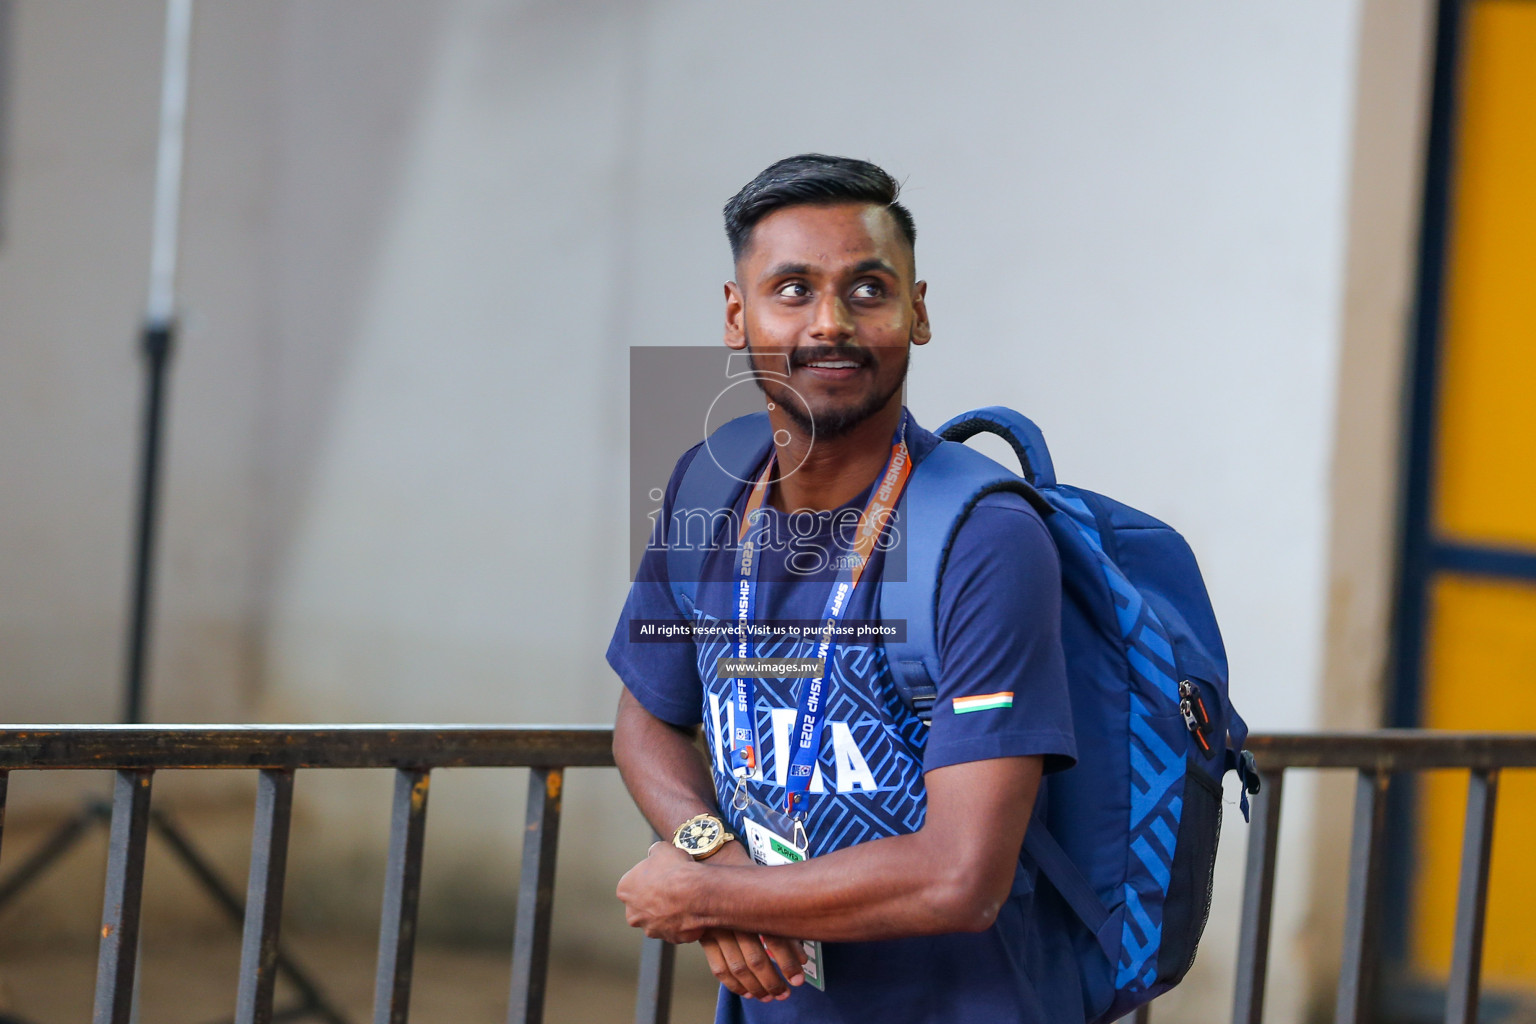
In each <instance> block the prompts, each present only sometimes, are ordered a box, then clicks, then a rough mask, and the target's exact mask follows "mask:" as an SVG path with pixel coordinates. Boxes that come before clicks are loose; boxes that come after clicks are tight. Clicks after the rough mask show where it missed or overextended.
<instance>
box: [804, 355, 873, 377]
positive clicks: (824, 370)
mask: <svg viewBox="0 0 1536 1024" xmlns="http://www.w3.org/2000/svg"><path fill="white" fill-rule="evenodd" d="M796 368H797V369H801V370H809V371H810V373H811V374H812V375H813V376H815V377H820V378H822V379H823V380H847V379H848V378H850V377H852V376H853V375H854V374H856V373H858V372H859V371H860V370H862V369H863V368H864V363H863V362H861V361H860V360H857V359H808V360H806V361H805V362H803V363H800V364H799V365H798V366H797V367H796Z"/></svg>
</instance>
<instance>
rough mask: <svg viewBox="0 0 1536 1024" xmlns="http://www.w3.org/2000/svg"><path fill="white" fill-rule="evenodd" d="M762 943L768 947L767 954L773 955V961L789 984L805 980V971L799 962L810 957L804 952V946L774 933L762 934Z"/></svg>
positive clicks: (797, 983) (801, 962)
mask: <svg viewBox="0 0 1536 1024" xmlns="http://www.w3.org/2000/svg"><path fill="white" fill-rule="evenodd" d="M762 940H763V945H764V946H765V947H767V949H768V955H769V956H771V957H773V962H774V963H776V964H778V965H779V971H780V973H782V974H783V975H784V978H785V980H786V981H788V982H789V983H790V984H791V985H799V984H801V983H802V982H803V981H805V971H804V970H802V969H801V966H800V965H801V964H803V963H805V962H806V960H808V959H810V958H809V957H808V956H807V955H806V952H805V947H804V946H802V945H801V944H800V943H799V942H797V941H796V940H794V939H781V938H779V937H778V936H776V935H764V936H762Z"/></svg>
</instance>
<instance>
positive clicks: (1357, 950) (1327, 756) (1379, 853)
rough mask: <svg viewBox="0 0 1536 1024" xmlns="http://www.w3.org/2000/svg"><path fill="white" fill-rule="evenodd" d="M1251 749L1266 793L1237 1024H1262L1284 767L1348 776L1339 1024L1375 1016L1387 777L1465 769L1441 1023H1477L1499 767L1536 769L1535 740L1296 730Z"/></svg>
mask: <svg viewBox="0 0 1536 1024" xmlns="http://www.w3.org/2000/svg"><path fill="white" fill-rule="evenodd" d="M1248 748H1249V749H1250V750H1252V751H1253V753H1254V757H1255V759H1256V760H1257V762H1258V768H1259V774H1260V777H1261V780H1262V786H1261V788H1260V790H1259V793H1258V795H1257V796H1256V797H1255V798H1254V806H1253V812H1252V819H1251V828H1250V830H1249V834H1248V854H1247V868H1246V874H1245V877H1244V882H1243V916H1242V923H1241V926H1240V931H1239V941H1238V957H1237V992H1236V996H1235V998H1234V1001H1233V1008H1232V1021H1233V1024H1259V1022H1260V1021H1261V1020H1262V1019H1263V1013H1264V981H1265V975H1266V969H1267V967H1268V962H1269V930H1270V916H1271V910H1272V906H1273V901H1274V893H1275V860H1276V851H1277V842H1278V840H1279V836H1280V802H1281V798H1282V796H1283V794H1284V782H1285V772H1286V769H1289V768H1342V769H1351V770H1353V771H1354V772H1355V809H1354V825H1353V835H1352V837H1351V839H1350V851H1349V882H1348V890H1347V897H1346V903H1345V915H1344V949H1343V957H1342V959H1341V961H1340V964H1339V987H1338V994H1337V997H1336V1001H1335V1010H1334V1022H1335V1024H1362V1022H1364V1021H1367V1020H1370V1019H1372V1018H1373V1016H1374V1015H1373V1012H1372V1010H1373V1006H1372V1003H1373V1000H1374V999H1375V990H1374V987H1373V986H1374V982H1375V971H1376V968H1377V967H1378V965H1379V964H1378V961H1379V959H1380V958H1379V956H1378V953H1377V949H1378V938H1379V935H1378V933H1379V930H1380V924H1381V912H1380V911H1381V895H1382V876H1383V867H1382V859H1383V854H1384V847H1385V842H1384V832H1385V829H1386V809H1387V791H1388V786H1389V784H1390V783H1391V780H1392V776H1393V775H1399V774H1411V773H1417V772H1424V771H1431V770H1435V769H1445V768H1459V769H1464V770H1468V771H1469V772H1470V774H1471V780H1470V783H1469V786H1468V791H1467V816H1466V826H1465V830H1464V832H1463V837H1462V854H1461V875H1460V880H1459V882H1458V885H1457V893H1456V925H1455V931H1454V937H1453V940H1452V951H1451V973H1450V980H1449V983H1448V985H1447V987H1446V1018H1445V1019H1446V1021H1447V1024H1474V1022H1475V1021H1476V1020H1477V1007H1478V996H1479V980H1480V975H1481V970H1482V956H1483V923H1484V918H1485V915H1486V912H1487V907H1488V865H1489V862H1490V857H1491V855H1492V853H1493V813H1494V806H1495V802H1496V797H1497V794H1498V783H1499V773H1500V771H1502V770H1504V769H1506V768H1536V735H1528V734H1527V735H1516V734H1509V733H1504V734H1499V733H1449V732H1429V731H1424V730H1417V729H1386V730H1381V731H1379V732H1369V733H1296V734H1279V735H1270V736H1251V737H1249V739H1248Z"/></svg>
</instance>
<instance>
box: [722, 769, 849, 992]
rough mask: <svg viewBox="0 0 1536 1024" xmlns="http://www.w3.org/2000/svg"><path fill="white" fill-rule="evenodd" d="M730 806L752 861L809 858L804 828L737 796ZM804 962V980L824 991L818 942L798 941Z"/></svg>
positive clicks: (769, 864) (767, 863) (768, 862)
mask: <svg viewBox="0 0 1536 1024" xmlns="http://www.w3.org/2000/svg"><path fill="white" fill-rule="evenodd" d="M732 806H734V807H735V808H736V810H737V811H739V812H740V813H741V825H742V831H743V832H744V833H745V838H746V840H747V849H748V850H750V851H751V852H752V859H753V860H755V861H756V862H757V863H759V864H762V865H764V866H765V867H772V866H774V865H777V864H798V863H799V862H800V861H803V860H805V859H807V858H808V857H809V856H810V852H809V851H810V844H809V842H808V841H807V840H806V838H805V829H804V828H802V827H801V826H800V824H799V822H797V821H795V820H794V819H793V818H791V817H789V816H788V815H786V814H782V813H780V812H779V811H776V810H774V809H773V808H772V807H769V806H768V805H767V804H765V803H763V802H762V801H761V800H757V799H755V798H753V797H750V796H747V795H746V793H745V792H742V793H739V794H738V796H737V799H736V800H735V801H734V802H733V804H732ZM800 944H801V945H802V946H804V947H805V955H806V961H805V963H804V965H802V968H801V969H802V970H804V971H805V980H806V981H808V982H810V983H811V984H812V985H813V986H815V987H816V988H818V989H820V990H821V991H823V992H825V991H826V988H827V983H826V976H825V974H824V973H823V971H822V959H821V943H820V942H818V941H812V940H805V939H802V940H801V942H800Z"/></svg>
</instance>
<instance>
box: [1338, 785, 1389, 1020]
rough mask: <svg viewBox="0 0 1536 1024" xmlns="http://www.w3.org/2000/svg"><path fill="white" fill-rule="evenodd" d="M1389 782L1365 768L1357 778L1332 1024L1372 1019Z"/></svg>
mask: <svg viewBox="0 0 1536 1024" xmlns="http://www.w3.org/2000/svg"><path fill="white" fill-rule="evenodd" d="M1388 778H1389V777H1388V775H1387V774H1386V773H1385V772H1379V771H1372V770H1369V769H1364V770H1362V771H1361V772H1360V773H1359V775H1358V776H1357V777H1356V780H1355V821H1354V836H1353V838H1352V840H1351V841H1350V847H1349V894H1348V896H1347V898H1346V902H1345V917H1344V956H1343V962H1342V964H1341V967H1340V972H1339V994H1338V1005H1337V1009H1336V1011H1335V1013H1334V1024H1362V1022H1363V1021H1366V1020H1368V1019H1370V1016H1371V1006H1370V1002H1371V998H1372V988H1371V986H1372V983H1373V981H1374V980H1375V979H1374V970H1375V967H1376V940H1377V927H1376V925H1377V917H1378V914H1377V911H1378V904H1379V902H1380V896H1381V853H1382V831H1383V827H1384V824H1385V821H1386V806H1387V802H1386V794H1387V782H1388Z"/></svg>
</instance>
